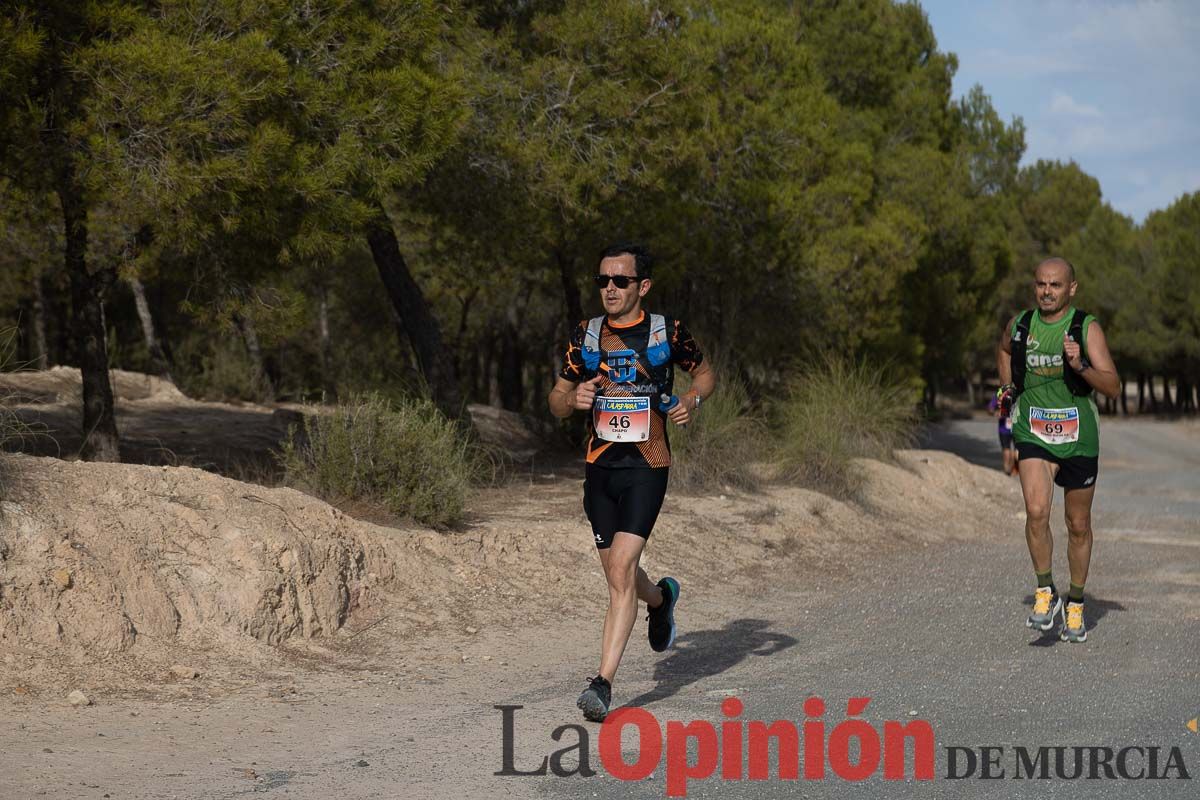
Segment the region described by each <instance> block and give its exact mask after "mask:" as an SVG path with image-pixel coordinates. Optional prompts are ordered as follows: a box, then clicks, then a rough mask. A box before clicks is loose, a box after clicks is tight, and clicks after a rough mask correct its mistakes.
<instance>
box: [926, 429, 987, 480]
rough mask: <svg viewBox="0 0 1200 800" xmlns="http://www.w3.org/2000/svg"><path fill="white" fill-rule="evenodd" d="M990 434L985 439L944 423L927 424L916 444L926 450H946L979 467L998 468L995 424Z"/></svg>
mask: <svg viewBox="0 0 1200 800" xmlns="http://www.w3.org/2000/svg"><path fill="white" fill-rule="evenodd" d="M990 430H991V431H992V436H991V437H990V438H988V439H987V440H984V439H980V438H978V437H976V436H971V435H970V434H966V433H962V432H960V431H958V430H954V429H953V428H950V427H949V426H946V425H927V426H926V427H925V428H924V429H922V430H921V433H920V435H919V436H918V438H917V446H918V447H922V448H925V449H927V450H947V451H949V452H951V453H954V454H955V455H956V456H959V457H960V458H962V459H964V460H966V461H969V462H971V463H972V464H978V465H979V466H981V467H990V468H991V469H996V470H998V469H1000V468H1001V465H1002V463H1003V462H1002V460H1001V458H1000V441H999V440H998V439H997V438H996V435H995V430H996V426H995V425H992V426H991V427H990Z"/></svg>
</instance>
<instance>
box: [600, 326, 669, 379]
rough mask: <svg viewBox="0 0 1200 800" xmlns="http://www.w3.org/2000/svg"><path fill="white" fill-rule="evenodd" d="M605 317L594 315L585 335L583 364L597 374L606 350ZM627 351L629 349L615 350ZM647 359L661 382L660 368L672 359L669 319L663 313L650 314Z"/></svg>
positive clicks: (656, 377)
mask: <svg viewBox="0 0 1200 800" xmlns="http://www.w3.org/2000/svg"><path fill="white" fill-rule="evenodd" d="M604 319H605V318H604V317H593V318H592V319H591V320H589V321H588V326H587V333H586V334H584V337H583V365H584V367H586V368H587V370H588V372H590V373H591V374H593V375H595V374H597V373H598V372H599V371H600V361H601V359H603V358H604V357H605V355H606V354H605V352H604V351H603V350H602V349H601V348H600V329H601V327H603V325H604ZM613 352H614V354H615V353H618V352H620V353H622V354H624V353H626V352H627V351H613ZM646 360H648V361H649V362H650V367H651V369H650V370H649V371H650V373H651V375H653V376H654V378H655V380H656V381H658V382H659V383H663V382H664V381H665V378H663V377H661V376H660V374H661V372H662V371H661V370H660V369H658V368H659V367H662V366H663V365H664V364H666V363H667V362H669V361H670V360H671V343H670V342H669V341H667V320H666V318H665V317H664V316H663V315H662V314H651V315H650V337H649V338H648V339H647V341H646Z"/></svg>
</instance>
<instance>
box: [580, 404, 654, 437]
mask: <svg viewBox="0 0 1200 800" xmlns="http://www.w3.org/2000/svg"><path fill="white" fill-rule="evenodd" d="M592 423H593V424H594V425H595V426H596V435H597V436H599V437H600V438H601V439H603V440H605V441H606V442H644V441H646V440H647V439H649V438H650V398H649V397H597V398H596V402H595V404H594V405H593V406H592Z"/></svg>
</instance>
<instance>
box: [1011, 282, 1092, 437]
mask: <svg viewBox="0 0 1200 800" xmlns="http://www.w3.org/2000/svg"><path fill="white" fill-rule="evenodd" d="M1022 313H1024V312H1022ZM1074 313H1075V308H1074V307H1073V306H1072V307H1070V308H1068V309H1067V310H1066V312H1065V313H1064V314H1063V316H1062V319H1060V320H1059V321H1058V322H1055V323H1046V322H1042V315H1041V312H1039V311H1035V312H1034V313H1033V317H1032V318H1031V319H1030V321H1029V342H1028V345H1027V347H1026V350H1025V391H1023V392H1021V396H1020V397H1018V398H1017V405H1016V408H1015V409H1014V410H1013V439H1014V440H1016V441H1018V442H1028V443H1029V444H1035V445H1037V446H1038V447H1041V448H1042V449H1044V450H1046V451H1047V452H1049V453H1050V454H1051V455H1053V456H1056V457H1058V458H1072V457H1074V456H1098V455H1100V427H1099V424H1098V414H1097V412H1096V403H1095V401H1094V400H1093V399H1092V397H1093V395H1087V396H1086V397H1078V396H1076V395H1073V394H1071V390H1070V389H1068V388H1067V383H1066V381H1064V380H1063V377H1062V373H1063V335H1064V334H1065V333H1066V332H1067V328H1069V327H1070V325H1071V317H1072V316H1073V315H1074ZM1020 317H1021V315H1020V314H1018V315H1017V317H1016V318H1015V319H1014V320H1013V326H1012V330H1010V331H1009V336H1012V335H1013V333H1014V332H1015V331H1016V328H1017V324H1016V320H1017V319H1020ZM1094 319H1095V317H1093V316H1092V315H1091V314H1088V315H1087V317H1086V318H1085V319H1084V320H1083V350H1084V353H1085V354H1086V353H1087V332H1088V326H1089V325H1091V323H1092V320H1094ZM1068 369H1069V367H1068Z"/></svg>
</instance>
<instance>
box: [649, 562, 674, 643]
mask: <svg viewBox="0 0 1200 800" xmlns="http://www.w3.org/2000/svg"><path fill="white" fill-rule="evenodd" d="M658 588H660V589H662V595H663V601H662V604H661V605H660V606H659V607H658V608H652V609H650V614H649V615H648V616H647V617H646V619H648V620H650V630H649V632H648V636H649V639H650V649H651V650H653V651H654V652H656V653H661V652H662V651H664V650H666V649H667V648H669V647H670V646H671V645H672V644H674V642H675V604H676V603H677V602H679V581H677V580H675V579H674V578H663V579H662V580H661V581H659V582H658Z"/></svg>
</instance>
